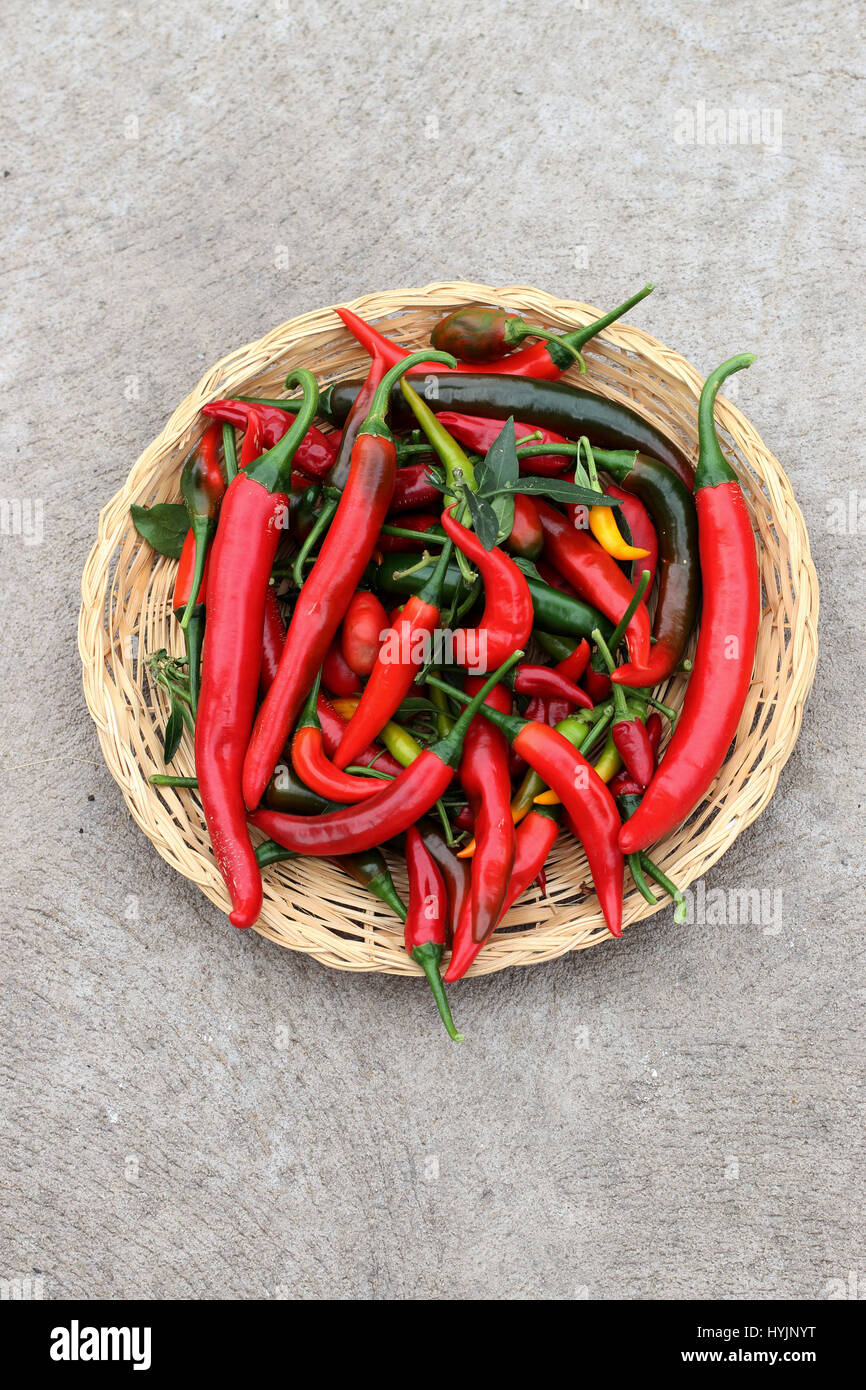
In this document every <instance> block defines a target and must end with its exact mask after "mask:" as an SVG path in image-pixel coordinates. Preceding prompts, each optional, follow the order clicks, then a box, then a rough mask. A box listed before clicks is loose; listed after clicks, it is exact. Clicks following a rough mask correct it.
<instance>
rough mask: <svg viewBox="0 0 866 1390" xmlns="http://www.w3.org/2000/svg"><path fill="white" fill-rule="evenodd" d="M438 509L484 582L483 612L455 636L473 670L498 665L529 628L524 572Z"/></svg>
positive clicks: (449, 510) (529, 604)
mask: <svg viewBox="0 0 866 1390" xmlns="http://www.w3.org/2000/svg"><path fill="white" fill-rule="evenodd" d="M452 510H453V509H452V508H451V507H449V508H447V509H446V510H445V511H444V512H443V513H442V526H443V528H444V530H445V533H446V535H448V536H449V537H450V539H451V540H452V541H453V542H454V544H455V545H458V546H459V547H460V549H461V550H462V551H463V554H464V555H466V556H467V557H468V559H469V560H471V561H472V564H473V565H474V566H475V568H476V569H477V570H478V573H479V574H480V575H481V578H482V580H483V583H484V612H483V614H482V617H481V621H480V623H479V624H478V627H477V628H462V629H461V630H460V633H458V634H457V635H456V637H455V642H456V641H457V639H458V638H460V639H462V641H463V643H464V650H465V653H466V661H465V662H464V663H463V664H464V665H465V666H467V667H468V668H469V669H470V670H471V671H472V672H473V673H476V674H477V673H478V672H480V671H489V670H490V669H491V668H492V667H495V666H498V665H499V664H500V663H501V662H502V661H504V659H505V657H506V656H510V655H511V653H512V652H513V651H514V650H515V648H516V647H523V646H524V645H525V644H526V642H527V640H528V638H529V634H530V632H531V631H532V617H533V610H532V596H531V595H530V592H529V586H528V585H527V583H526V578H525V576H524V575H523V574H522V573H521V571H520V570H519V569H518V568H517V566H516V565H515V563H514V561H513V560H511V559H509V557H508V556H507V555H506V554H505V552H504V551H503V550H500V549H499V547H498V546H494V547H493V549H492V550H485V549H484V546H483V545H482V544H481V542H480V540H479V539H478V537H477V536H476V535H475V533H474V532H473V531H467V529H466V527H465V526H461V525H460V522H459V521H455V519H454V517H453V516H452Z"/></svg>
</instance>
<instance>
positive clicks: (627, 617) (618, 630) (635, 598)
mask: <svg viewBox="0 0 866 1390" xmlns="http://www.w3.org/2000/svg"><path fill="white" fill-rule="evenodd" d="M649 582H650V572H649V570H641V576H640V580H639V581H638V585H637V588H636V589H635V591H634V593H633V594H632V596H631V599H630V600H629V605H628V608H627V609H626V610H625V612H624V613H623V615H622V617H621V618H620V620H619V622H618V623H617V625H616V627H615V628H614V630H613V632H612V633H611V634H610V642H609V643H608V645H609V647H610V650H611V651H612V652H615V651H616V649H617V647H618V646H619V644H620V642H621V641H622V639H623V637H624V636H625V630H626V628H627V627H628V625H629V623H630V622H631V620H632V618H633V617H634V615H635V613H636V612H637V608H638V604H639V603H641V602H642V601H643V596H644V594H645V593H646V591H647V585H648V584H649Z"/></svg>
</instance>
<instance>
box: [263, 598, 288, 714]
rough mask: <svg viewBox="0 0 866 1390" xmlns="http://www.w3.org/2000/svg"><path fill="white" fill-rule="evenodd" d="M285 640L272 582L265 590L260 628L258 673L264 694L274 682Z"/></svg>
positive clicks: (284, 631) (281, 618) (283, 625)
mask: <svg viewBox="0 0 866 1390" xmlns="http://www.w3.org/2000/svg"><path fill="white" fill-rule="evenodd" d="M285 640H286V627H285V623H284V622H283V615H282V613H281V612H280V605H279V603H278V602H277V591H276V589H275V588H274V586H273V584H269V585H268V587H267V589H266V591H265V622H264V628H263V630H262V669H261V671H260V673H259V684H260V686H261V690H262V694H263V695H264V694H265V693H266V692H267V691H268V690H270V688H271V686H272V685H273V683H274V678H275V676H276V674H277V668H278V667H279V664H280V657H281V656H282V654H283V645H284V643H285Z"/></svg>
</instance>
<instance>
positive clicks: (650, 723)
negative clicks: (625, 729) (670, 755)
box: [646, 710, 662, 764]
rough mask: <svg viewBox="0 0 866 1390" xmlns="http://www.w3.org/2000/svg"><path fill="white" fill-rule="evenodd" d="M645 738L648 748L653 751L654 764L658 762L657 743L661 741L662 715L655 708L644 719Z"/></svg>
mask: <svg viewBox="0 0 866 1390" xmlns="http://www.w3.org/2000/svg"><path fill="white" fill-rule="evenodd" d="M646 731H647V738H648V739H649V741H650V748H651V749H652V751H653V760H654V764H655V763H657V762H658V757H659V744H660V743H661V741H662V717H661V715H660V714H657V713H656V711H655V710H653V711H652V713H651V714H649V715H647V721H646Z"/></svg>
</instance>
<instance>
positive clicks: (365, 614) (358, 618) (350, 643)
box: [334, 589, 388, 733]
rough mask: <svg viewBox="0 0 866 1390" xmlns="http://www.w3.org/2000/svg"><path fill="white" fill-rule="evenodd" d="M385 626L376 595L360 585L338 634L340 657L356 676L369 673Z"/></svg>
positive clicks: (386, 620) (384, 615) (385, 618)
mask: <svg viewBox="0 0 866 1390" xmlns="http://www.w3.org/2000/svg"><path fill="white" fill-rule="evenodd" d="M387 630H388V614H387V613H386V612H385V609H384V608H383V607H382V604H381V603H380V601H379V599H377V597H376V595H375V594H371V593H369V592H368V591H367V590H366V589H359V590H358V592H357V593H356V594H353V596H352V598H351V600H350V602H349V607H348V608H347V609H346V616H345V618H344V619H343V627H342V635H341V646H342V650H343V659H344V660H345V662H346V664H347V665H348V666H349V667H350V668H351V669H352V670H353V671H354V672H355V675H356V676H369V674H370V672H371V671H372V669H373V667H374V666H375V665H376V658H377V656H378V655H379V648H380V647H381V645H382V641H383V634H384V633H385V632H387ZM334 693H335V694H338V693H339V692H337V691H335V692H334ZM346 693H347V694H348V693H350V692H348V691H347V692H346ZM379 727H380V728H381V725H380V726H379ZM376 732H377V733H378V730H377V731H376Z"/></svg>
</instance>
